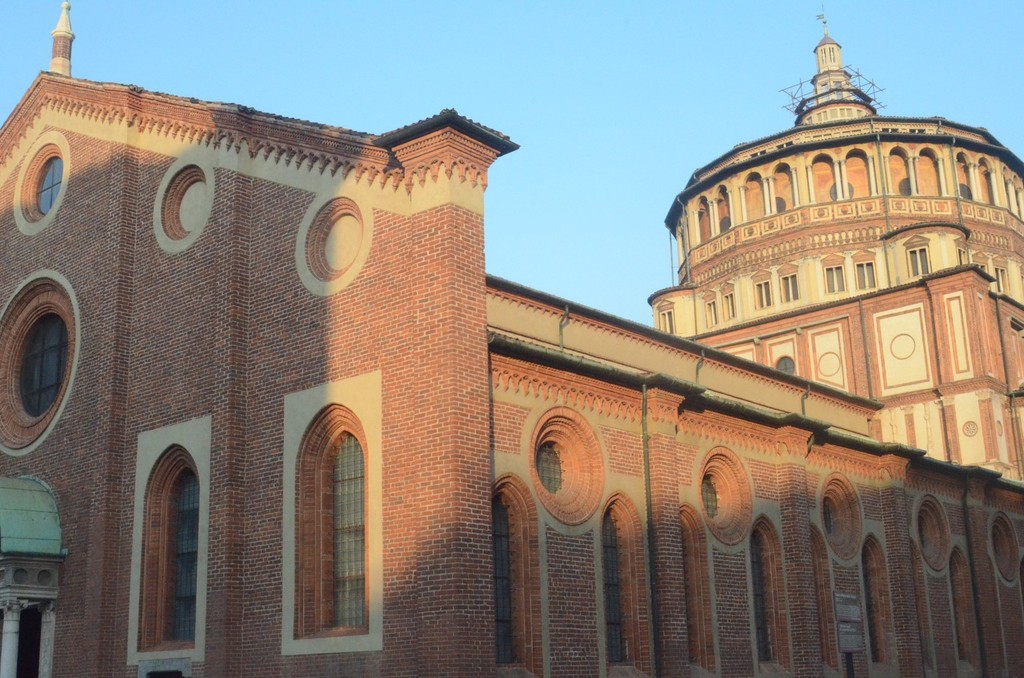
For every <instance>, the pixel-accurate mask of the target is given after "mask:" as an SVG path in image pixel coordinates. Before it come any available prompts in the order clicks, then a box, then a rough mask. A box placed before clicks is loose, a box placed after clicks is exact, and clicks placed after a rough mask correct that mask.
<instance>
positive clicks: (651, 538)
mask: <svg viewBox="0 0 1024 678" xmlns="http://www.w3.org/2000/svg"><path fill="white" fill-rule="evenodd" d="M640 389H641V390H640V393H641V396H640V398H641V409H642V410H643V411H642V413H641V416H640V427H641V435H642V442H643V451H644V492H645V493H646V495H647V570H648V572H650V573H651V574H650V582H651V588H650V600H651V640H652V641H653V642H654V648H653V649H654V651H653V652H651V675H652V676H653V678H658V675H659V674H658V667H659V666H661V624H660V618H659V617H658V570H657V569H656V568H655V562H654V546H655V535H654V502H653V500H652V499H651V448H650V442H649V439H648V435H647V382H646V380H645V381H644V383H643V384H641V385H640Z"/></svg>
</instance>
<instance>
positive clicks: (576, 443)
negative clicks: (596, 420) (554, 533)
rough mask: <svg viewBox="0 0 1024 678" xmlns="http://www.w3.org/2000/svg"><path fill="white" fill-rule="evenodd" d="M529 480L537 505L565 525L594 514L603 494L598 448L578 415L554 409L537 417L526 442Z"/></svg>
mask: <svg viewBox="0 0 1024 678" xmlns="http://www.w3.org/2000/svg"><path fill="white" fill-rule="evenodd" d="M530 445H531V449H532V450H533V451H534V452H533V454H534V463H533V464H531V465H530V477H531V479H532V480H533V484H534V489H535V490H536V492H537V496H538V498H539V499H540V502H541V504H543V505H544V508H546V509H547V510H548V512H549V513H550V514H551V515H552V516H554V517H555V518H557V519H558V520H560V521H561V522H563V523H565V524H567V525H579V524H580V523H582V522H584V521H586V520H587V519H588V518H590V516H592V515H593V514H594V512H595V511H597V509H598V506H599V505H600V502H601V497H602V494H603V492H604V464H603V462H602V458H601V445H600V443H598V440H597V436H595V435H594V431H593V429H591V428H590V425H589V424H587V422H586V421H585V420H584V419H583V417H581V416H580V415H579V414H578V413H576V412H574V411H572V410H570V409H569V408H566V407H556V408H554V409H552V410H549V411H548V412H546V413H545V414H544V416H542V417H541V419H540V422H538V424H537V427H536V429H535V430H534V433H533V437H532V439H531V441H530Z"/></svg>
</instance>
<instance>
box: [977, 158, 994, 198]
mask: <svg viewBox="0 0 1024 678" xmlns="http://www.w3.org/2000/svg"><path fill="white" fill-rule="evenodd" d="M978 192H979V193H980V194H981V195H979V196H978V200H980V201H981V202H986V203H988V204H989V205H994V204H995V199H994V198H995V190H993V186H992V171H991V170H990V169H989V168H988V163H986V162H985V161H984V160H982V161H981V162H979V163H978Z"/></svg>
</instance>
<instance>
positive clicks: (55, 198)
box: [14, 130, 71, 235]
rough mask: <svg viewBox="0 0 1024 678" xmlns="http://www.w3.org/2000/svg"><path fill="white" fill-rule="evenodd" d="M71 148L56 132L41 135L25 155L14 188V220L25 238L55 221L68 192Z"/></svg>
mask: <svg viewBox="0 0 1024 678" xmlns="http://www.w3.org/2000/svg"><path fill="white" fill-rule="evenodd" d="M70 150H71V149H70V146H69V145H68V142H67V139H65V138H64V137H63V136H62V135H61V134H60V133H59V132H57V131H55V130H50V131H48V132H44V133H43V134H42V135H40V137H39V138H38V139H36V141H35V143H33V144H32V147H31V148H30V149H29V151H28V153H26V155H25V157H26V158H28V160H27V161H26V162H24V163H23V164H22V166H21V171H20V172H19V173H18V178H17V181H16V183H15V188H14V191H15V193H14V195H15V200H14V220H15V222H16V223H17V225H18V230H20V231H21V232H22V233H24V234H26V235H36V234H37V233H40V232H41V231H43V230H44V229H45V228H47V227H48V226H49V225H50V224H52V223H53V221H54V219H55V218H56V215H57V212H58V211H59V210H60V205H61V202H62V201H63V200H64V196H65V194H66V193H67V190H66V189H67V184H68V177H69V175H70V170H71V167H70V164H69V155H70Z"/></svg>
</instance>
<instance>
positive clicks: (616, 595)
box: [601, 511, 629, 662]
mask: <svg viewBox="0 0 1024 678" xmlns="http://www.w3.org/2000/svg"><path fill="white" fill-rule="evenodd" d="M601 553H602V556H603V560H602V563H603V565H604V628H605V642H606V643H607V648H608V661H609V662H624V661H626V658H627V657H629V648H628V644H627V643H626V633H625V630H624V629H623V622H624V619H623V618H624V616H625V615H624V610H623V605H622V568H621V565H620V563H619V560H620V557H619V531H618V530H617V529H615V520H614V519H613V518H612V516H611V512H610V511H609V512H608V513H606V514H605V516H604V522H603V523H602V525H601Z"/></svg>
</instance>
